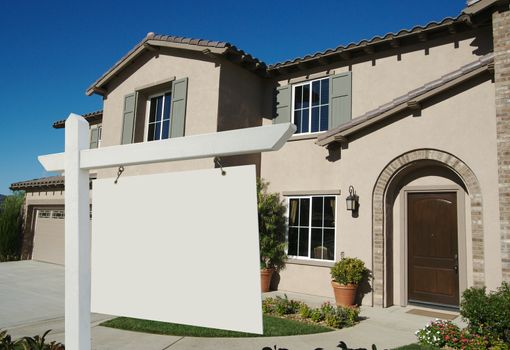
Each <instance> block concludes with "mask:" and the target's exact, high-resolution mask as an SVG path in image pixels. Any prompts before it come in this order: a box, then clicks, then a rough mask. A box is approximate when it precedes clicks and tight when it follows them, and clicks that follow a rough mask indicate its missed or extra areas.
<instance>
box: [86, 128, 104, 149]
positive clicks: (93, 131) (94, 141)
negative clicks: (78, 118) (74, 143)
mask: <svg viewBox="0 0 510 350" xmlns="http://www.w3.org/2000/svg"><path fill="white" fill-rule="evenodd" d="M102 131H103V127H102V126H101V124H97V125H92V126H91V127H90V145H89V148H98V147H101V134H102Z"/></svg>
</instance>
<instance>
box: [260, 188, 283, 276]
mask: <svg viewBox="0 0 510 350" xmlns="http://www.w3.org/2000/svg"><path fill="white" fill-rule="evenodd" d="M268 185H269V184H268V183H267V182H265V181H264V180H262V179H257V205H258V217H259V241H260V242H259V243H260V268H261V269H270V268H271V269H275V270H276V271H279V270H281V269H283V268H284V267H285V262H286V261H287V254H286V253H285V247H286V242H285V235H286V230H287V229H286V226H285V225H286V218H285V212H286V210H287V208H286V206H285V204H284V202H283V201H282V200H281V199H280V195H279V194H278V193H268V192H267V186H268Z"/></svg>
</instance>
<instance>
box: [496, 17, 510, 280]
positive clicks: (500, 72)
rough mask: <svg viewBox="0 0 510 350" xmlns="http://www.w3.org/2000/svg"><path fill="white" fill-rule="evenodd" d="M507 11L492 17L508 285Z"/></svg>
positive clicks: (503, 246) (504, 262) (509, 112)
mask: <svg viewBox="0 0 510 350" xmlns="http://www.w3.org/2000/svg"><path fill="white" fill-rule="evenodd" d="M509 28H510V11H508V10H507V11H504V12H498V11H496V12H494V13H493V14H492V34H493V40H494V81H495V85H496V96H495V97H496V141H497V152H498V184H499V222H500V235H501V270H502V278H503V280H504V281H510V55H509V53H510V36H509V31H510V29H509Z"/></svg>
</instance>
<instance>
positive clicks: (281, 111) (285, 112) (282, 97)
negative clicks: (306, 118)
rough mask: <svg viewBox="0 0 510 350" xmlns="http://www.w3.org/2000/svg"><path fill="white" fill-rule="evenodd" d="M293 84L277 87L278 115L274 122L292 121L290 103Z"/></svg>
mask: <svg viewBox="0 0 510 350" xmlns="http://www.w3.org/2000/svg"><path fill="white" fill-rule="evenodd" d="M291 92H292V86H291V85H286V86H280V87H278V88H276V117H275V118H274V119H273V124H281V123H290V122H291V118H290V109H291V108H290V105H291V103H292V102H291V96H292V94H291Z"/></svg>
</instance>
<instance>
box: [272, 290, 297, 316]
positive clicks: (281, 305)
mask: <svg viewBox="0 0 510 350" xmlns="http://www.w3.org/2000/svg"><path fill="white" fill-rule="evenodd" d="M302 305H303V303H301V302H299V301H296V300H289V299H288V298H287V295H285V297H284V298H282V297H280V296H277V297H276V298H265V299H264V300H263V301H262V311H263V312H264V313H266V314H273V315H278V316H283V315H291V314H295V313H297V312H298V311H299V309H300V307H301V306H302Z"/></svg>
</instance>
